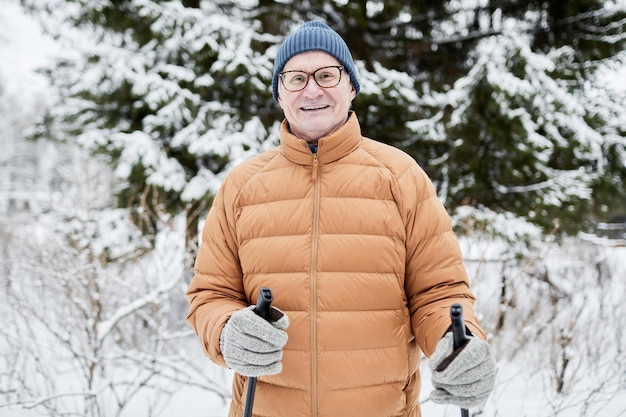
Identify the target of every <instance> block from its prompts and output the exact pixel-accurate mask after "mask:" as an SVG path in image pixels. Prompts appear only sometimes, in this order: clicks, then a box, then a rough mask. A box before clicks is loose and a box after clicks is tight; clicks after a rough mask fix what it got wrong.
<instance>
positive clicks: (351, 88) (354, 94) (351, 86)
mask: <svg viewBox="0 0 626 417" xmlns="http://www.w3.org/2000/svg"><path fill="white" fill-rule="evenodd" d="M355 97H356V90H355V89H354V86H353V85H352V84H350V101H352V100H354V98H355Z"/></svg>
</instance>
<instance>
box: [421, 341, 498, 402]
mask: <svg viewBox="0 0 626 417" xmlns="http://www.w3.org/2000/svg"><path fill="white" fill-rule="evenodd" d="M452 347H453V340H452V333H448V334H446V335H445V336H444V337H443V338H442V339H441V340H440V341H439V343H437V347H436V349H435V353H433V355H432V356H431V357H430V360H429V364H430V369H431V371H432V384H433V387H435V390H434V391H433V392H432V393H431V394H430V398H431V400H433V402H435V403H437V404H454V405H458V406H459V407H463V408H472V407H478V406H481V405H483V404H484V403H485V401H487V398H488V397H489V394H490V393H491V391H492V390H493V387H494V384H495V380H496V361H495V359H494V357H493V353H492V352H491V347H489V344H488V343H487V342H485V341H483V340H481V339H479V338H477V337H471V336H470V337H468V341H467V343H465V345H463V346H462V347H460V348H458V349H457V350H454V351H453V349H452Z"/></svg>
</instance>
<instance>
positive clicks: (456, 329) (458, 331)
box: [450, 304, 467, 350]
mask: <svg viewBox="0 0 626 417" xmlns="http://www.w3.org/2000/svg"><path fill="white" fill-rule="evenodd" d="M450 319H451V320H452V340H453V341H454V349H455V350H456V349H458V348H460V347H461V346H463V345H464V344H465V341H466V340H467V337H466V335H465V320H464V319H463V306H461V304H452V307H450Z"/></svg>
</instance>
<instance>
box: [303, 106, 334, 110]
mask: <svg viewBox="0 0 626 417" xmlns="http://www.w3.org/2000/svg"><path fill="white" fill-rule="evenodd" d="M329 107H330V106H328V105H320V106H305V107H300V110H303V111H314V110H323V109H327V108H329Z"/></svg>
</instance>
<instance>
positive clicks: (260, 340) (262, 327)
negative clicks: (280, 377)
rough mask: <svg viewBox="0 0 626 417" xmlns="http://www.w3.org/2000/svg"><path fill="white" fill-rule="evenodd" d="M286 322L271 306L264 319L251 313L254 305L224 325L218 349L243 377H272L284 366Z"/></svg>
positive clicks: (228, 363) (283, 316) (239, 312)
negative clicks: (267, 315) (282, 360)
mask: <svg viewBox="0 0 626 417" xmlns="http://www.w3.org/2000/svg"><path fill="white" fill-rule="evenodd" d="M288 326H289V319H288V318H287V315H286V314H284V313H283V312H282V311H280V310H279V309H277V308H275V307H272V308H270V311H269V317H268V318H267V320H265V319H263V318H261V317H259V316H257V315H256V314H255V313H254V306H250V307H247V308H244V309H243V310H239V311H238V312H236V313H235V314H233V315H232V317H231V318H230V319H228V321H227V322H226V324H225V325H224V329H222V334H221V335H220V349H221V351H222V355H224V360H225V361H226V364H227V365H228V366H229V367H230V368H231V369H232V370H234V371H235V372H237V373H239V374H241V375H244V376H254V377H257V376H261V375H275V374H278V373H280V371H282V369H283V365H282V363H281V362H280V360H281V359H282V357H283V346H285V344H286V343H287V332H285V329H287V327H288Z"/></svg>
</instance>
